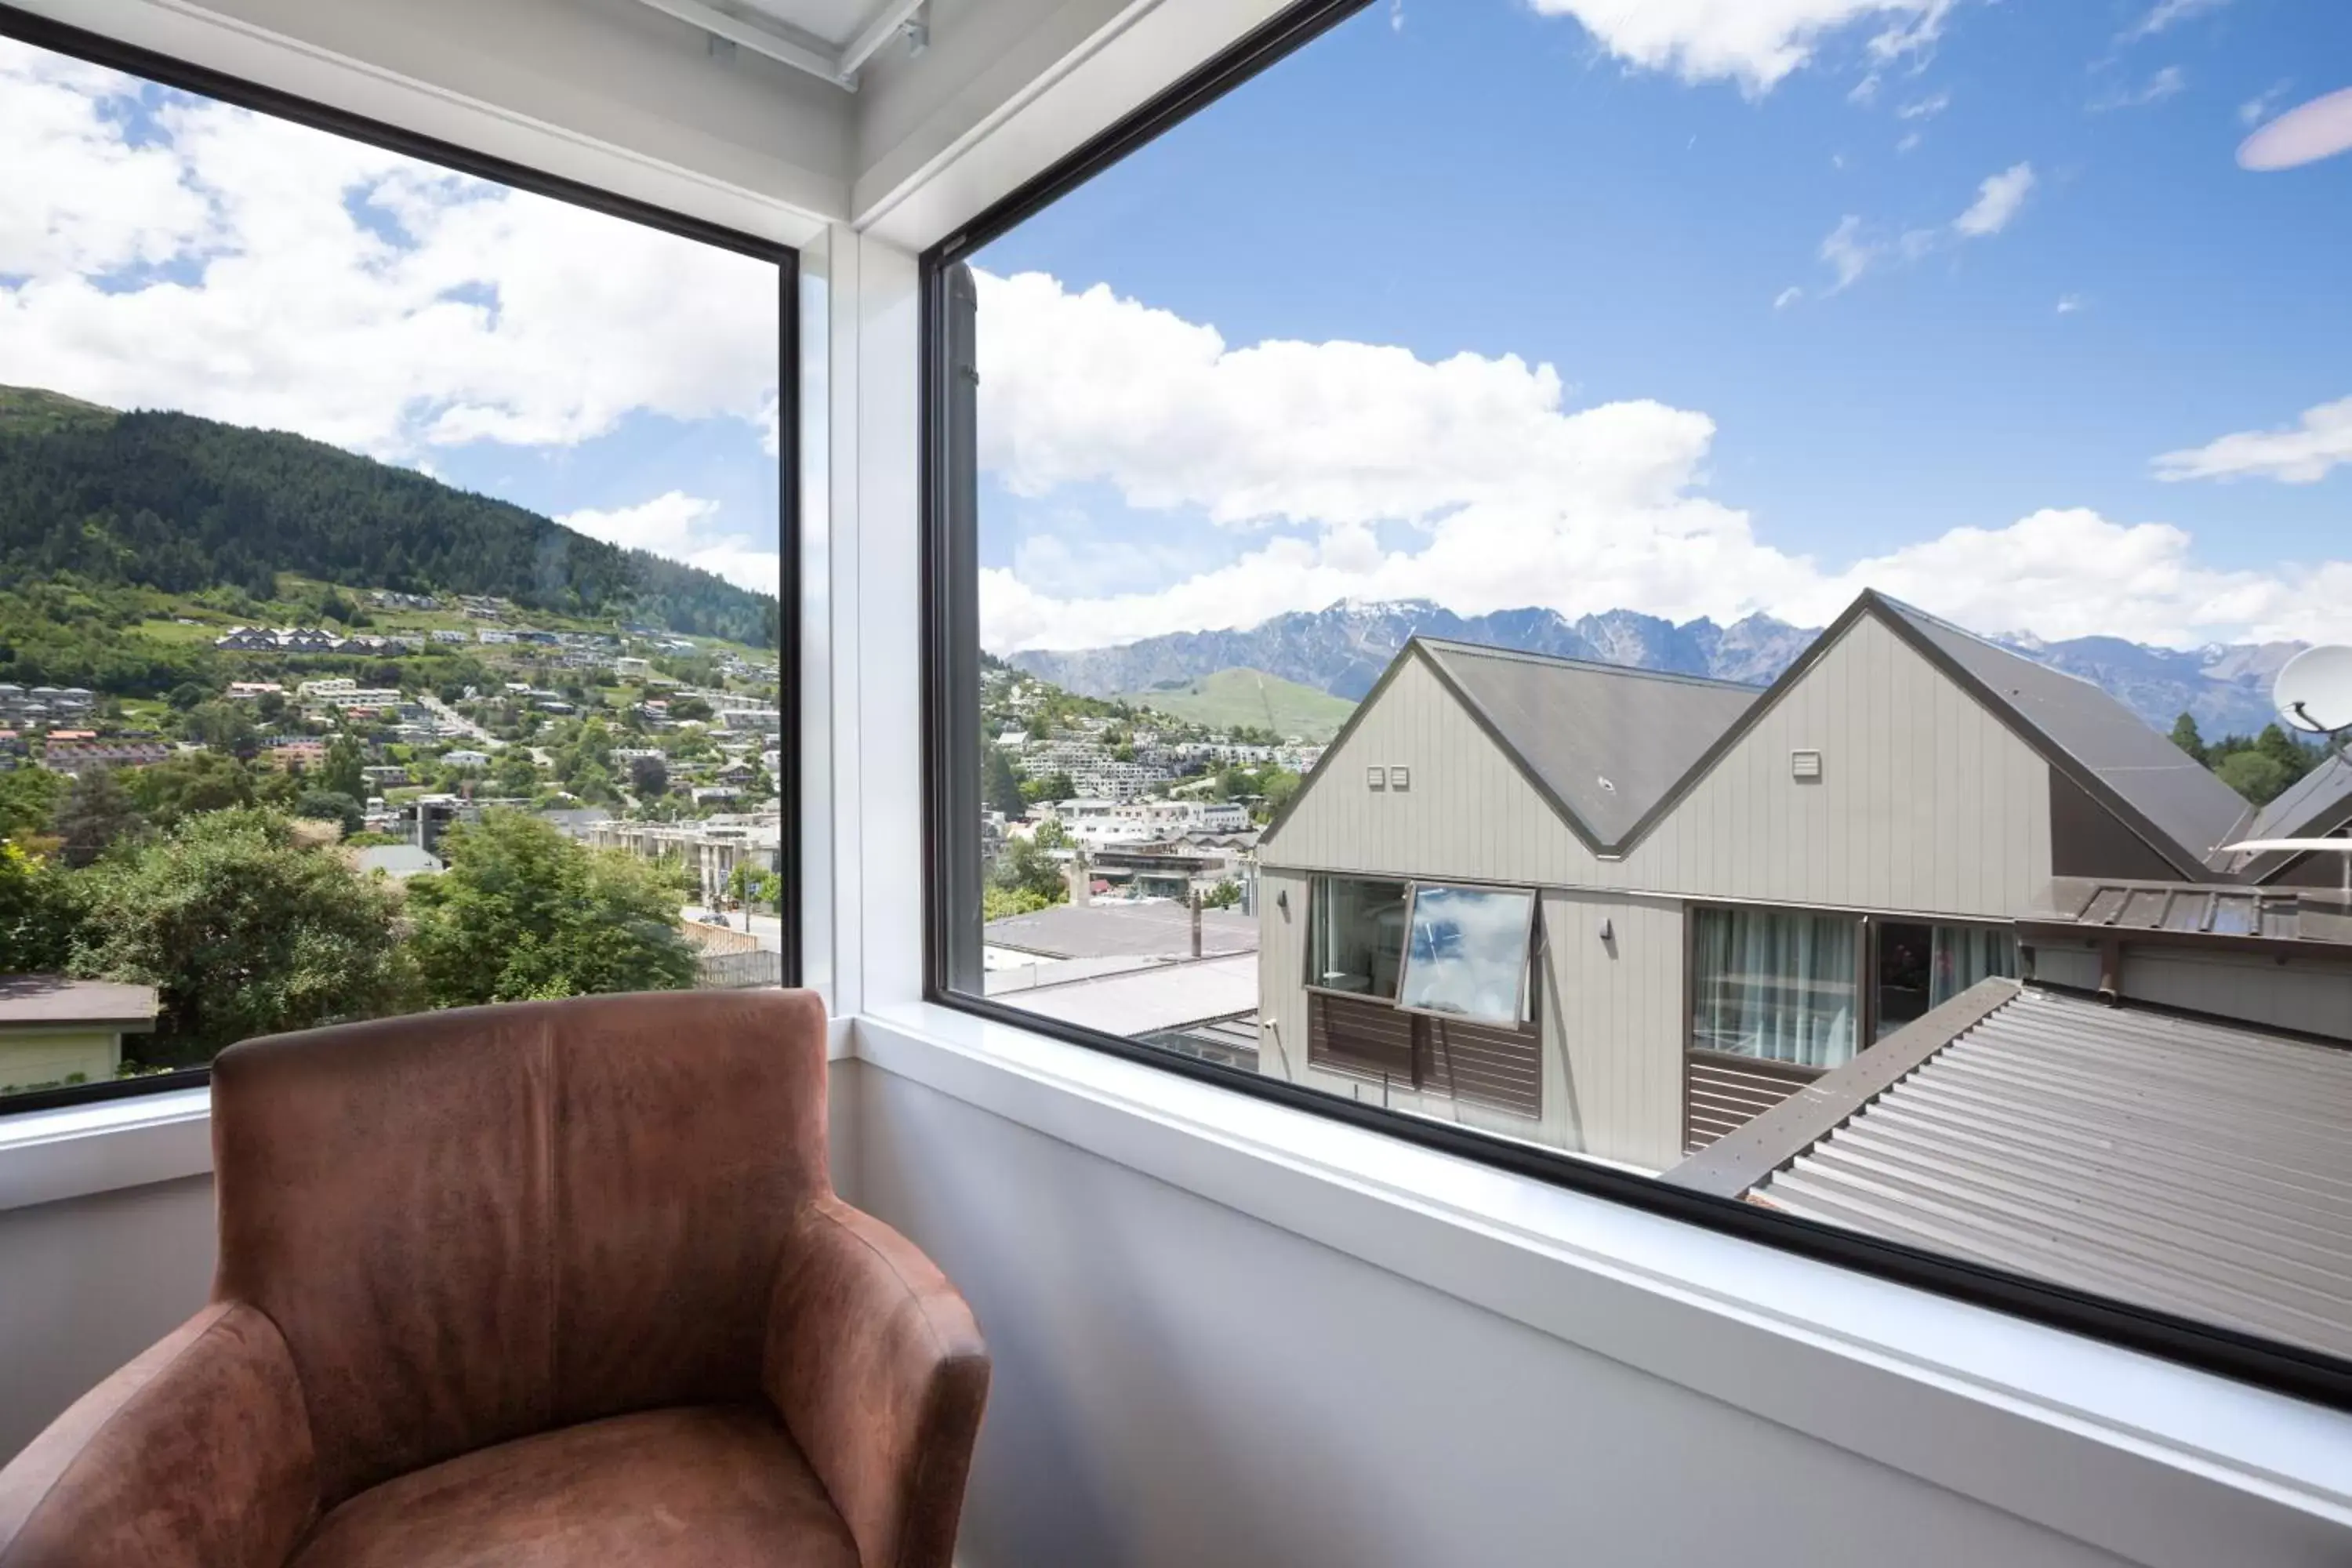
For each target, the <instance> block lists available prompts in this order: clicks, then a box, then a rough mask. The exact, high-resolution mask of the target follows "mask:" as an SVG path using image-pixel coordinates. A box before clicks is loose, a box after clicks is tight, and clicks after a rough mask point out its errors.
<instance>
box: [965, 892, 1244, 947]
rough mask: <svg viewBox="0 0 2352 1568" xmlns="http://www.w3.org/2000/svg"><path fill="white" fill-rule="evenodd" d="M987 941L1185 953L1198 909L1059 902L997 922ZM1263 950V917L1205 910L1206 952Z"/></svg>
mask: <svg viewBox="0 0 2352 1568" xmlns="http://www.w3.org/2000/svg"><path fill="white" fill-rule="evenodd" d="M981 940H982V942H987V943H989V944H990V945H992V946H996V947H1013V948H1019V949H1020V950H1021V951H1022V952H1034V953H1041V954H1043V955H1045V957H1047V958H1108V957H1112V956H1116V955H1127V956H1130V957H1138V958H1181V957H1185V956H1188V955H1189V954H1190V953H1191V952H1192V910H1191V908H1190V907H1189V906H1187V905H1184V904H1180V903H1177V902H1175V901H1174V900H1166V901H1144V900H1136V901H1134V902H1128V901H1125V900H1111V901H1108V902H1104V903H1096V904H1055V905H1053V906H1052V907H1050V908H1048V909H1043V910H1035V911H1034V912H1033V913H1030V914H1025V915H1011V916H1008V917H1007V918H1005V919H1003V920H1001V921H989V922H988V923H987V924H986V925H984V926H982V928H981ZM1256 951H1257V918H1256V917H1255V916H1254V915H1244V914H1239V913H1236V912H1235V911H1234V910H1202V911H1201V952H1202V954H1203V955H1209V956H1213V955H1216V954H1220V953H1230V952H1256Z"/></svg>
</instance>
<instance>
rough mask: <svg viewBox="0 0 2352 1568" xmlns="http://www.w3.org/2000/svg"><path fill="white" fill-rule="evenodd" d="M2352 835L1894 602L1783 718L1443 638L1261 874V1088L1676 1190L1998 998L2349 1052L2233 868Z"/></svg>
mask: <svg viewBox="0 0 2352 1568" xmlns="http://www.w3.org/2000/svg"><path fill="white" fill-rule="evenodd" d="M2283 798H2284V797H2283ZM2347 818H2352V773H2347V774H2345V775H2333V774H2331V775H2330V777H2329V778H2326V779H2322V780H2320V781H2319V782H2317V783H2315V784H2313V785H2311V787H2310V788H2308V789H2307V790H2305V791H2304V792H2302V794H2301V795H2300V797H2299V799H2298V800H2296V801H2294V802H2288V803H2286V805H2284V809H2283V810H2273V812H2271V813H2269V814H2268V815H2267V816H2265V815H2264V814H2260V813H2256V812H2255V811H2253V810H2252V809H2251V808H2250V807H2249V806H2248V805H2246V803H2245V802H2244V801H2243V800H2242V799H2241V798H2240V797H2239V796H2238V795H2236V794H2235V793H2234V792H2233V791H2231V789H2230V788H2229V787H2228V786H2227V785H2225V784H2222V783H2221V781H2220V780H2219V779H2217V778H2215V777H2214V776H2213V774H2212V773H2210V772H2208V771H2207V770H2206V769H2205V768H2204V767H2203V766H2202V765H2201V764H2200V763H2198V762H2197V761H2196V760H2195V759H2193V758H2191V757H2189V755H2187V754H2186V753H2185V752H2181V751H2180V750H2179V749H2178V748H2177V747H2175V746H2173V745H2172V743H2171V742H2169V741H2168V740H2167V739H2166V738H2165V737H2164V736H2162V735H2160V734H2158V733H2157V732H2156V731H2153V730H2151V729H2150V728H2149V727H2148V726H2147V724H2145V723H2144V722H2142V721H2140V720H2139V718H2138V717H2137V715H2135V714H2133V713H2132V712H2131V711H2130V710H2127V709H2126V708H2125V707H2123V706H2122V705H2121V704H2120V703H2119V702H2117V701H2116V700H2115V699H2113V698H2111V697H2109V696H2107V695H2106V694H2105V692H2104V691H2102V690H2100V689H2098V688H2096V687H2095V686H2093V685H2091V684H2089V683H2088V682H2086V681H2082V680H2078V679H2074V678H2073V677H2070V676H2067V675H2064V674H2062V673H2060V672H2058V671H2056V670H2053V669H2052V668H2048V667H2046V666H2044V665H2041V664H2038V663H2036V662H2034V661H2033V660H2032V659H2030V658H2025V657H2023V656H2022V655H2020V654H2017V653H2014V652H2011V651H2010V650H2008V649H2005V648H2001V647H1997V646H1995V645H1993V644H1991V643H1990V642H1987V641H1984V640H1983V639H1981V638H1979V637H1972V636H1970V635H1969V634H1968V633H1966V632H1963V631H1961V630H1959V629H1958V628H1957V627H1954V626H1949V625H1948V624H1947V623H1944V622H1942V621H1939V620H1937V619H1935V618H1934V617H1932V616H1926V615H1924V614H1922V613H1920V612H1918V611H1916V610H1914V609H1911V608H1909V607H1908V606H1906V605H1900V604H1897V603H1896V602H1895V601H1893V600H1890V599H1886V598H1884V597H1882V596H1880V595H1874V594H1865V595H1864V596H1863V597H1862V598H1861V599H1860V600H1858V601H1857V602H1856V603H1855V604H1854V605H1853V607H1852V608H1851V609H1849V610H1848V611H1847V612H1846V613H1845V614H1844V615H1843V616H1840V617H1839V619H1838V620H1837V621H1836V623H1835V624H1833V625H1832V626H1830V627H1829V628H1828V629H1827V630H1826V631H1824V632H1823V633H1822V635H1821V637H1819V638H1818V639H1816V641H1815V642H1814V643H1813V644H1812V645H1811V647H1808V648H1807V649H1806V651H1805V652H1804V653H1803V654H1802V655H1801V657H1799V658H1798V659H1797V660H1796V661H1795V662H1794V664H1792V665H1791V666H1790V668H1789V670H1788V671H1787V673H1785V674H1784V675H1783V676H1782V677H1781V678H1780V679H1779V680H1778V681H1776V682H1775V683H1774V684H1773V685H1772V686H1771V687H1769V688H1768V689H1757V688H1752V687H1746V686H1738V685H1731V684H1727V683H1725V682H1719V681H1710V680H1700V679H1693V678H1689V677H1684V676H1675V675H1661V674H1656V673H1652V672H1647V671H1639V670H1633V669H1626V668H1617V667H1613V666H1607V665H1598V664H1591V663H1584V662H1580V661H1576V660H1569V659H1558V658H1542V657H1538V656H1535V655H1528V654H1521V653H1515V652H1507V651H1505V650H1501V649H1496V648H1489V647H1471V646H1467V645H1463V644H1456V643H1447V642H1441V641H1435V640H1431V639H1419V638H1417V639H1415V640H1413V641H1412V642H1411V643H1409V644H1408V645H1407V646H1406V647H1405V648H1404V650H1403V651H1402V652H1401V653H1400V654H1399V655H1398V656H1397V658H1395V660H1394V661H1393V662H1392V663H1391V665H1390V666H1389V668H1388V669H1387V671H1386V672H1385V673H1384V674H1383V675H1382V677H1381V680H1380V682H1379V683H1378V684H1377V685H1376V686H1375V687H1374V689H1372V691H1371V693H1370V695H1369V696H1368V697H1367V698H1366V700H1364V702H1363V704H1362V705H1361V707H1360V708H1359V710H1357V712H1356V713H1355V715H1354V716H1353V717H1352V718H1351V719H1350V720H1349V723H1348V725H1347V726H1346V728H1345V729H1343V730H1342V731H1341V732H1340V734H1339V737H1338V738H1337V739H1336V740H1335V741H1334V742H1332V745H1331V747H1330V749H1329V752H1328V754H1327V755H1326V757H1325V758H1324V760H1323V764H1322V765H1321V766H1320V767H1318V769H1317V770H1316V772H1315V773H1313V774H1312V775H1311V776H1310V777H1309V778H1308V779H1307V782H1306V783H1305V784H1303V785H1302V786H1301V788H1300V790H1299V793H1298V795H1297V796H1296V797H1295V798H1294V799H1293V801H1292V802H1291V803H1290V805H1289V807H1288V808H1287V809H1286V811H1285V812H1284V813H1282V814H1281V815H1280V816H1278V817H1277V818H1276V821H1275V823H1274V824H1273V825H1272V826H1270V827H1269V829H1268V830H1267V832H1266V834H1265V838H1264V841H1263V843H1262V844H1261V845H1260V847H1259V853H1260V859H1261V864H1260V868H1259V888H1258V900H1257V908H1258V920H1259V926H1260V931H1261V943H1260V958H1261V965H1262V968H1261V976H1260V987H1261V1013H1262V1017H1261V1023H1262V1025H1263V1026H1264V1028H1265V1035H1266V1048H1265V1050H1264V1051H1263V1052H1262V1053H1261V1057H1260V1066H1261V1070H1263V1071H1266V1072H1269V1073H1275V1074H1278V1075H1280V1076H1283V1077H1286V1078H1288V1079H1293V1080H1294V1081H1297V1082H1303V1083H1308V1084H1312V1085H1314V1086H1316V1087H1318V1088H1322V1089H1329V1090H1332V1091H1334V1092H1337V1093H1339V1094H1343V1095H1354V1096H1368V1095H1369V1096H1374V1097H1378V1098H1379V1099H1381V1100H1382V1102H1384V1103H1387V1104H1390V1105H1393V1106H1401V1107H1402V1108H1403V1109H1406V1110H1413V1111H1417V1112H1420V1113H1422V1114H1425V1115H1430V1116H1436V1117H1442V1118H1444V1119H1447V1120H1452V1121H1462V1122H1465V1123H1469V1124H1473V1125H1475V1126H1479V1127H1482V1128H1486V1129H1487V1130H1489V1131H1496V1132H1501V1133H1504V1134H1507V1135H1509V1136H1511V1137H1515V1138H1519V1139H1524V1140H1528V1141H1531V1142H1539V1143H1545V1144H1549V1145H1552V1146H1554V1147H1559V1148H1564V1149H1570V1150H1576V1151H1580V1152H1585V1153H1589V1154H1593V1155H1597V1156H1601V1157H1603V1158H1606V1159H1610V1160H1614V1161H1619V1162H1622V1163H1627V1164H1631V1165H1634V1166H1638V1167H1640V1168H1643V1169H1645V1170H1651V1171H1661V1170H1664V1169H1666V1168H1667V1167H1669V1166H1671V1165H1674V1164H1675V1163H1677V1162H1679V1161H1680V1160H1681V1159H1682V1158H1683V1156H1684V1155H1685V1153H1686V1152H1690V1151H1692V1150H1695V1149H1696V1148H1698V1147H1701V1146H1704V1144H1705V1143H1706V1142H1709V1141H1711V1140H1712V1139H1714V1138H1716V1137H1717V1136H1720V1135H1721V1134H1723V1133H1724V1132H1726V1131H1730V1130H1731V1129H1733V1128H1736V1127H1738V1126H1739V1125H1740V1124H1742V1123H1743V1122H1745V1121H1747V1120H1748V1118H1750V1117H1752V1116H1753V1115H1755V1114H1756V1113H1757V1112H1759V1111H1760V1110H1765V1109H1768V1108H1769V1106H1771V1105H1772V1104H1774V1103H1777V1102H1778V1101H1779V1100H1781V1099H1783V1098H1786V1097H1787V1096H1789V1095H1790V1094H1792V1093H1794V1092H1795V1091H1796V1090H1798V1089H1801V1088H1803V1087H1804V1086H1805V1085H1807V1084H1809V1083H1811V1082H1813V1081H1814V1080H1816V1079H1821V1078H1822V1076H1823V1075H1824V1074H1826V1073H1829V1072H1832V1071H1833V1070H1834V1069H1836V1068H1840V1067H1842V1066H1843V1065H1844V1064H1845V1063H1847V1062H1849V1061H1852V1060H1853V1059H1855V1058H1857V1057H1858V1056H1860V1055H1862V1054H1864V1052H1865V1051H1866V1050H1867V1049H1868V1048H1869V1047H1871V1046H1872V1044H1873V1043H1874V1041H1876V1040H1878V1039H1880V1038H1882V1037H1885V1036H1886V1035H1888V1034H1890V1033H1892V1032H1893V1031H1894V1030H1895V1029H1897V1028H1899V1027H1901V1026H1903V1025H1904V1024H1906V1023H1908V1022H1909V1021H1911V1020H1913V1019H1915V1018H1917V1017H1919V1016H1921V1015H1923V1014H1925V1013H1926V1012H1927V1011H1928V1010H1929V1009H1931V1008H1932V1007H1934V1006H1936V1005H1939V1004H1941V1003H1943V1002H1944V1001H1946V1000H1948V998H1949V997H1950V996H1952V995H1955V994H1958V993H1960V992H1962V991H1965V990H1967V989H1968V988H1969V986H1970V985H1972V984H1975V983H1976V982H1978V981H1979V980H1982V979H1986V978H1990V977H2005V976H2016V975H2020V974H2027V975H2035V976H2038V977H2039V978H2041V979H2042V980H2043V981H2045V982H2053V983H2057V984H2067V985H2073V986H2077V987H2081V988H2084V989H2085V990H2089V991H2094V992H2095V991H2098V990H2103V989H2104V990H2106V991H2108V992H2110V993H2112V994H2115V995H2116V996H2118V997H2121V998H2125V999H2138V1000H2145V1001H2147V1002H2149V1003H2164V1004H2168V1005H2181V1006H2189V1007H2195V1008H2198V1009H2200V1010H2203V1011H2209V1012H2216V1013H2222V1014H2228V1015H2231V1016H2236V1017H2239V1018H2242V1019H2245V1020H2248V1021H2252V1022H2257V1023H2261V1024H2263V1025H2265V1026H2276V1027H2286V1028H2293V1029H2297V1030H2303V1031H2307V1032H2312V1033H2316V1034H2321V1035H2326V1036H2328V1037H2336V1038H2344V1039H2352V943H2347V941H2346V940H2345V939H2346V936H2347V934H2352V931H2347V928H2346V927H2344V926H2342V925H2340V924H2338V923H2337V922H2336V920H2335V919H2334V917H2333V915H2332V914H2331V912H2330V911H2329V910H2326V909H2325V908H2323V907H2321V905H2320V903H2319V902H2318V901H2316V900H2318V899H2319V897H2320V895H2319V894H2318V893H2317V892H2316V890H2315V889H2308V888H2294V887H2291V886H2288V885H2286V884H2284V882H2283V879H2284V878H2286V877H2288V876H2290V875H2291V874H2301V875H2304V876H2305V877H2306V878H2310V879H2315V877H2316V875H2317V874H2316V873H2314V872H2312V871H2311V870H2310V859H2309V858H2300V859H2292V860H2283V861H2281V862H2280V863H2278V864H2274V865H2238V864H2233V863H2232V859H2231V857H2228V856H2223V855H2220V854H2218V853H2217V850H2218V849H2219V847H2221V845H2223V844H2225V843H2228V842H2231V841H2232V840H2233V839H2234V838H2236V837H2239V836H2241V835H2242V833H2243V832H2244V831H2245V830H2246V829H2248V828H2250V827H2251V826H2252V825H2253V824H2254V823H2255V822H2257V821H2265V822H2270V823H2273V824H2276V825H2279V826H2282V827H2284V826H2285V825H2287V824H2290V823H2292V824H2294V825H2296V826H2302V825H2304V824H2305V823H2315V822H2326V821H2330V820H2343V819H2347ZM2329 874H2331V875H2336V876H2340V874H2341V873H2340V868H2329ZM2252 887H2262V888H2264V889H2265V891H2264V892H2263V896H2262V897H2261V898H2260V899H2259V900H2254V902H2255V903H2258V904H2259V905H2260V906H2261V907H2260V909H2254V908H2252V907H2242V905H2243V904H2244V899H2243V897H2242V896H2243V895H2245V894H2246V892H2247V889H2249V888H2252ZM2232 900H2238V901H2237V902H2233V901H2232Z"/></svg>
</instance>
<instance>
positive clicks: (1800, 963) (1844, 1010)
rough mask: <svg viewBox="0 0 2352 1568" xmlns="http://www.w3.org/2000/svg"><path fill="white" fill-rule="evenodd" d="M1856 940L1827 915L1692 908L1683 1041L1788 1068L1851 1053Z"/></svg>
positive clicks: (1825, 1064)
mask: <svg viewBox="0 0 2352 1568" xmlns="http://www.w3.org/2000/svg"><path fill="white" fill-rule="evenodd" d="M1860 936H1861V928H1860V927H1859V926H1858V925H1857V924H1856V923H1855V922H1854V921H1850V920H1841V919H1838V918H1836V917H1834V916H1823V915H1801V914H1785V913H1781V912H1780V911H1777V910H1696V911H1694V913H1693V914H1692V917H1691V937H1692V954H1691V1044H1692V1045H1694V1046H1696V1047H1700V1048H1701V1049H1704V1050H1710V1051H1730V1052H1733V1053H1735V1054H1737V1055H1739V1056H1744V1057H1760V1058H1764V1059H1765V1060H1766V1061H1775V1062H1788V1063H1790V1064H1792V1065H1794V1066H1797V1067H1807V1068H1832V1067H1836V1066H1837V1065H1838V1064H1840V1063H1841V1062H1844V1061H1847V1060H1849V1059H1851V1058H1852V1057H1853V1041H1854V984H1853V967H1854V954H1855V950H1856V947H1857V946H1858V943H1859V940H1860Z"/></svg>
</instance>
